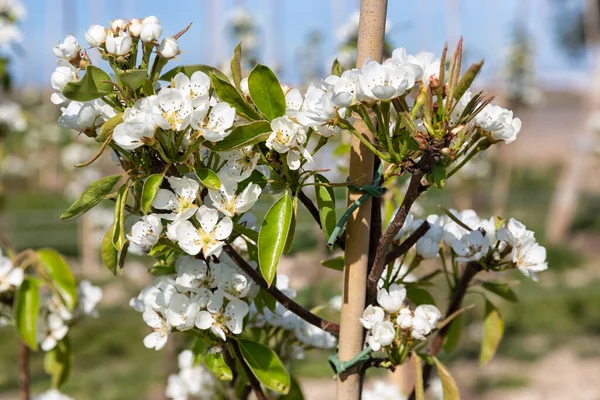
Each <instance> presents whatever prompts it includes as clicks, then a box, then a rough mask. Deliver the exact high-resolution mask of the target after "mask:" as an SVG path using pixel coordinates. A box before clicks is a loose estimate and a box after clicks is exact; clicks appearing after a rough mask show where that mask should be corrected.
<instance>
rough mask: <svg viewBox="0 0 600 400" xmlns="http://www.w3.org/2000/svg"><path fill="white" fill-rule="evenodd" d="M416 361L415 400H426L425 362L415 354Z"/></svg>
mask: <svg viewBox="0 0 600 400" xmlns="http://www.w3.org/2000/svg"><path fill="white" fill-rule="evenodd" d="M413 358H414V359H415V400H425V386H424V385H423V362H422V361H421V357H419V356H418V355H417V353H413Z"/></svg>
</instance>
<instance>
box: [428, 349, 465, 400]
mask: <svg viewBox="0 0 600 400" xmlns="http://www.w3.org/2000/svg"><path fill="white" fill-rule="evenodd" d="M433 362H434V363H435V366H436V368H437V371H438V375H439V376H440V380H441V381H442V390H443V392H444V400H460V393H458V386H457V385H456V381H455V380H454V378H453V377H452V375H450V372H448V370H447V369H446V367H445V366H444V364H442V363H441V362H440V360H438V359H437V358H435V357H433Z"/></svg>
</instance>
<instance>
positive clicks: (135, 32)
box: [129, 18, 142, 38]
mask: <svg viewBox="0 0 600 400" xmlns="http://www.w3.org/2000/svg"><path fill="white" fill-rule="evenodd" d="M141 33H142V21H141V20H139V19H137V18H134V19H132V20H131V21H129V34H130V35H131V37H134V38H139V37H140V34H141Z"/></svg>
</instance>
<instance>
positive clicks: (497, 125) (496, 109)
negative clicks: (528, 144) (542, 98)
mask: <svg viewBox="0 0 600 400" xmlns="http://www.w3.org/2000/svg"><path fill="white" fill-rule="evenodd" d="M475 121H476V123H477V125H479V127H480V128H481V129H483V130H484V131H486V132H489V133H490V135H491V137H492V139H493V140H495V141H503V142H504V143H512V142H514V141H515V140H516V139H517V135H518V134H519V132H520V131H521V125H522V124H521V120H520V119H519V118H513V112H512V111H511V110H507V109H505V108H502V107H500V106H497V105H495V104H489V105H487V106H486V107H485V108H484V109H483V110H482V111H481V112H480V113H479V114H477V116H476V117H475Z"/></svg>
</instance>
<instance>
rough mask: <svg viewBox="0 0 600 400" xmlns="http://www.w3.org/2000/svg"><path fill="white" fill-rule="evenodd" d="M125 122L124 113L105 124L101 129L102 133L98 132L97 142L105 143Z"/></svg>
mask: <svg viewBox="0 0 600 400" xmlns="http://www.w3.org/2000/svg"><path fill="white" fill-rule="evenodd" d="M122 122H123V113H119V114H117V115H115V116H114V117H112V118H111V119H109V120H108V121H106V122H104V123H103V124H102V126H101V127H100V131H99V132H98V136H97V137H96V141H97V142H100V143H103V142H104V141H105V140H106V138H107V137H108V136H109V135H112V133H113V132H114V130H115V128H116V127H117V125H119V124H120V123H122Z"/></svg>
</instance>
